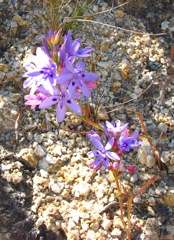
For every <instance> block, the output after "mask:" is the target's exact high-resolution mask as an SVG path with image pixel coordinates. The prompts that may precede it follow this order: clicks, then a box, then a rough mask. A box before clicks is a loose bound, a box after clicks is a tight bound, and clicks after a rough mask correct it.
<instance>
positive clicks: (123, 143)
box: [118, 130, 141, 152]
mask: <svg viewBox="0 0 174 240" xmlns="http://www.w3.org/2000/svg"><path fill="white" fill-rule="evenodd" d="M138 136H139V131H135V132H133V133H132V134H131V135H130V136H128V131H126V130H125V131H123V132H122V133H121V135H120V138H119V140H118V147H119V149H120V150H121V151H126V152H129V151H130V149H131V148H135V147H139V146H140V145H141V141H138V140H137V138H138Z"/></svg>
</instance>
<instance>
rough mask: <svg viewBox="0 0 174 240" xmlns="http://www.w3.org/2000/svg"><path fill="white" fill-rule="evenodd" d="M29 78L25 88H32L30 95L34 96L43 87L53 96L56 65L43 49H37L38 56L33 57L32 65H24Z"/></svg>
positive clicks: (25, 82)
mask: <svg viewBox="0 0 174 240" xmlns="http://www.w3.org/2000/svg"><path fill="white" fill-rule="evenodd" d="M24 66H25V68H26V70H27V72H26V73H25V74H24V75H23V76H24V77H27V79H26V80H25V81H24V84H23V87H24V88H27V87H28V88H30V89H31V90H30V95H33V94H34V93H35V91H36V90H37V88H38V87H39V86H41V85H43V86H44V87H45V89H46V90H48V91H49V92H50V93H51V94H53V86H55V85H56V78H57V76H56V71H57V66H56V64H55V63H54V62H53V61H52V60H51V59H50V58H49V57H48V56H47V55H46V54H45V52H44V51H43V49H42V48H40V47H39V48H37V50H36V55H32V57H31V59H30V63H28V64H25V65H24Z"/></svg>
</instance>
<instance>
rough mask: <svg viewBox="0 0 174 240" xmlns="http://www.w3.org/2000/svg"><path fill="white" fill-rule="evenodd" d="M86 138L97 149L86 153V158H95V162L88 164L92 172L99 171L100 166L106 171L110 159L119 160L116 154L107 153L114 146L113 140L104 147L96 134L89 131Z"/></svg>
mask: <svg viewBox="0 0 174 240" xmlns="http://www.w3.org/2000/svg"><path fill="white" fill-rule="evenodd" d="M87 136H88V137H89V138H90V139H91V140H92V143H93V145H94V146H95V147H96V148H97V149H98V150H93V151H89V152H88V156H94V157H95V160H94V161H93V162H92V163H90V167H92V168H93V169H94V170H97V169H99V168H100V167H101V166H102V165H103V166H104V167H105V168H106V169H108V168H109V163H110V159H112V160H114V161H118V160H120V157H119V156H118V155H117V154H116V153H114V152H111V151H109V150H110V149H112V146H113V144H114V138H111V139H110V140H109V141H108V143H107V144H106V146H104V145H103V143H102V141H101V138H100V136H99V135H98V134H97V133H96V132H94V131H91V134H87Z"/></svg>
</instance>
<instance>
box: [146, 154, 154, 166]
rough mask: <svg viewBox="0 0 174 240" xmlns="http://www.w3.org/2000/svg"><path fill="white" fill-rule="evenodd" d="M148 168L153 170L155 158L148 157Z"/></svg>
mask: <svg viewBox="0 0 174 240" xmlns="http://www.w3.org/2000/svg"><path fill="white" fill-rule="evenodd" d="M146 166H147V167H148V168H153V167H154V166H155V158H154V157H153V156H152V155H148V156H147V158H146Z"/></svg>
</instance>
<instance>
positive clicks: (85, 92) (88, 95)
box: [78, 80, 91, 98]
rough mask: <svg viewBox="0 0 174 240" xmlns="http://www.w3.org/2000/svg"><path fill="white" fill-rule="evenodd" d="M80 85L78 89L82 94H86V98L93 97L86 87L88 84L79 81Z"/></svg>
mask: <svg viewBox="0 0 174 240" xmlns="http://www.w3.org/2000/svg"><path fill="white" fill-rule="evenodd" d="M79 83H80V84H79V85H78V87H79V88H80V90H81V91H82V93H83V94H84V96H85V97H87V98H90V96H91V92H90V90H89V89H88V87H87V86H86V84H85V83H84V82H83V81H81V80H80V81H79Z"/></svg>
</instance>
